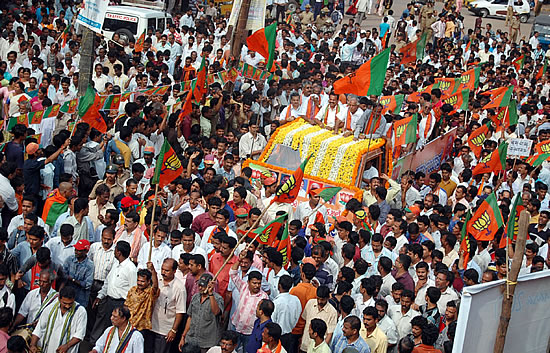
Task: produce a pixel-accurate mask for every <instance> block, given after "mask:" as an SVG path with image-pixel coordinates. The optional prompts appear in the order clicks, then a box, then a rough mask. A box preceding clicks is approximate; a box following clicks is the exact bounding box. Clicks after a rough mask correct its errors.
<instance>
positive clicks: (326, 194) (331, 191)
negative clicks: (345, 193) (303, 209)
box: [311, 186, 342, 202]
mask: <svg viewBox="0 0 550 353" xmlns="http://www.w3.org/2000/svg"><path fill="white" fill-rule="evenodd" d="M340 190H342V188H341V187H339V186H329V187H326V188H319V189H313V190H311V193H313V194H314V195H317V196H319V197H320V198H322V199H323V200H325V202H329V201H330V200H332V198H333V197H334V196H336V194H337V193H338V192H340Z"/></svg>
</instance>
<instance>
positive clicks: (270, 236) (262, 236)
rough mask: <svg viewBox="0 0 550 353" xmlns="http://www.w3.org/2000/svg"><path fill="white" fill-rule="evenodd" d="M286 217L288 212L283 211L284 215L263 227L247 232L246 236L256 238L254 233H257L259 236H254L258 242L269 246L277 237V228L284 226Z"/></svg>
mask: <svg viewBox="0 0 550 353" xmlns="http://www.w3.org/2000/svg"><path fill="white" fill-rule="evenodd" d="M287 217H288V213H285V214H284V215H282V216H280V217H279V218H277V219H275V220H274V221H272V222H270V223H269V224H267V225H266V226H265V227H261V228H257V229H255V230H254V231H252V232H250V233H248V237H249V238H256V235H257V234H259V236H258V237H257V238H256V240H257V241H258V243H260V244H263V245H266V246H271V245H272V244H273V243H274V242H275V240H276V239H277V234H279V230H280V229H281V228H282V227H284V225H285V222H286V219H287Z"/></svg>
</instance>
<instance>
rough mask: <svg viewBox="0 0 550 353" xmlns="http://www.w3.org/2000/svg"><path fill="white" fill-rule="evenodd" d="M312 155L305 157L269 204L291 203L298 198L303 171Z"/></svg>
mask: <svg viewBox="0 0 550 353" xmlns="http://www.w3.org/2000/svg"><path fill="white" fill-rule="evenodd" d="M311 156H312V154H310V155H309V156H307V157H306V159H304V161H303V162H302V164H300V166H299V167H298V169H296V170H295V171H294V173H293V174H292V175H291V176H290V178H288V179H287V180H286V181H285V182H284V183H283V184H282V185H281V186H280V187H279V188H278V189H277V192H276V193H275V197H274V198H273V199H272V200H271V203H274V202H281V203H292V202H293V201H294V200H295V199H296V197H297V196H298V192H299V191H300V187H301V185H302V180H303V179H304V170H306V165H307V163H308V162H309V160H310V159H311Z"/></svg>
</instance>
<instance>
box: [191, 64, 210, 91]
mask: <svg viewBox="0 0 550 353" xmlns="http://www.w3.org/2000/svg"><path fill="white" fill-rule="evenodd" d="M207 92H208V88H207V87H206V60H205V58H204V56H203V57H202V61H201V67H200V69H199V72H198V73H197V83H196V84H195V87H193V95H194V97H195V100H196V101H197V102H199V101H200V100H201V99H202V96H203V95H205V94H206V93H207Z"/></svg>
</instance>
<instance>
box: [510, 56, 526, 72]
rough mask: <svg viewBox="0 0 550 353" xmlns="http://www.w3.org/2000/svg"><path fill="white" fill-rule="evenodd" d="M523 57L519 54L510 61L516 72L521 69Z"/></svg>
mask: <svg viewBox="0 0 550 353" xmlns="http://www.w3.org/2000/svg"><path fill="white" fill-rule="evenodd" d="M524 59H525V57H524V56H523V55H521V56H520V57H518V58H517V59H515V60H513V61H512V65H514V67H515V68H516V72H519V70H521V69H523V63H524V62H525V60H524Z"/></svg>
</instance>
